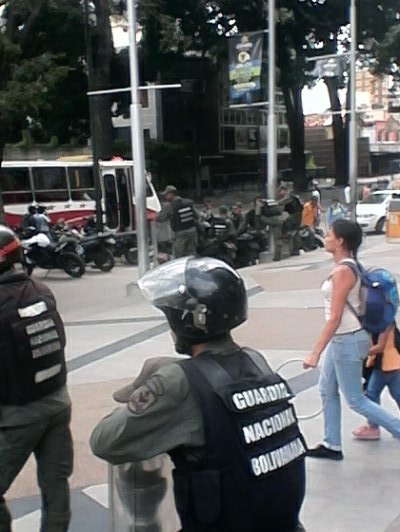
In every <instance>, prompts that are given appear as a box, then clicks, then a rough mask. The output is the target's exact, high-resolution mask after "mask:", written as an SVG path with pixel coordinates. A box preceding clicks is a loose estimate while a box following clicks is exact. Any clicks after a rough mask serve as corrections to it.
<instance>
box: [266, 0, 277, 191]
mask: <svg viewBox="0 0 400 532" xmlns="http://www.w3.org/2000/svg"><path fill="white" fill-rule="evenodd" d="M275 22H276V20H275V0H268V150H267V151H268V197H269V198H270V199H275V197H276V185H277V161H276V157H277V134H276V110H275V88H276V66H275V55H276V41H275V34H276V28H275Z"/></svg>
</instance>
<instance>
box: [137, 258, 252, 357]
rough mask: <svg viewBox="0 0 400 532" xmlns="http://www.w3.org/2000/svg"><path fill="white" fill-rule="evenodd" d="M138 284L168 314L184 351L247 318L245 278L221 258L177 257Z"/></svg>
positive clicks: (178, 342)
mask: <svg viewBox="0 0 400 532" xmlns="http://www.w3.org/2000/svg"><path fill="white" fill-rule="evenodd" d="M138 284H139V288H140V290H141V291H142V294H143V295H144V297H145V298H146V299H147V300H148V301H149V302H150V303H151V304H152V305H154V306H155V307H157V308H159V309H160V310H162V312H164V314H165V315H166V317H167V319H168V322H169V325H170V327H171V329H172V330H173V331H174V333H175V334H176V336H177V350H178V351H180V352H182V351H186V350H187V349H186V347H187V346H191V345H193V344H196V343H202V342H204V341H207V340H210V339H212V338H216V337H218V336H222V335H224V334H226V333H227V332H228V331H230V330H231V329H233V328H235V327H237V326H238V325H240V324H241V323H243V322H244V321H245V320H246V319H247V295H246V289H245V287H244V283H243V280H242V278H241V277H240V275H239V274H238V273H237V272H236V271H235V270H234V269H232V268H231V267H230V266H228V265H227V264H226V263H225V262H222V261H220V260H217V259H213V258H209V257H184V258H181V259H176V260H173V261H170V262H168V263H166V264H163V265H162V266H159V267H158V268H155V269H154V270H152V271H150V272H148V273H146V274H145V275H144V276H143V277H142V278H141V279H139V281H138ZM180 346H185V349H179V347H180Z"/></svg>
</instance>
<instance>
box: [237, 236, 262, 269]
mask: <svg viewBox="0 0 400 532" xmlns="http://www.w3.org/2000/svg"><path fill="white" fill-rule="evenodd" d="M236 244H237V250H236V256H235V259H234V265H235V268H244V267H246V266H252V265H254V264H256V263H257V260H258V257H259V255H260V245H259V244H258V242H257V241H256V239H255V237H254V235H252V234H250V233H242V234H241V235H239V236H238V237H237V242H236Z"/></svg>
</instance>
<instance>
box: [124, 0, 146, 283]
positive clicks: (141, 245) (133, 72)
mask: <svg viewBox="0 0 400 532" xmlns="http://www.w3.org/2000/svg"><path fill="white" fill-rule="evenodd" d="M127 4H128V21H129V66H130V76H131V105H130V114H131V141H132V155H133V167H134V184H135V198H136V203H135V207H136V231H137V243H138V266H139V277H142V275H144V274H145V273H146V271H147V270H148V269H149V267H150V261H149V243H148V231H147V216H146V181H145V156H144V144H143V127H142V106H141V103H140V97H139V68H138V60H137V46H136V6H135V0H128V2H127Z"/></svg>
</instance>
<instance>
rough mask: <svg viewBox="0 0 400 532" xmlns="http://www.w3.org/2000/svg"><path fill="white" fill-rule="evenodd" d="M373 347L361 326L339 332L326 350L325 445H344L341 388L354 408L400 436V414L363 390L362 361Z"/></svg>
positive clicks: (336, 447)
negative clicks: (379, 403) (345, 331)
mask: <svg viewBox="0 0 400 532" xmlns="http://www.w3.org/2000/svg"><path fill="white" fill-rule="evenodd" d="M369 347H370V338H369V335H368V333H367V332H366V331H364V330H361V331H356V332H354V333H348V334H339V335H335V336H334V337H333V338H332V340H331V342H330V343H329V345H328V348H327V350H326V355H325V361H324V364H323V367H322V371H321V377H320V381H319V389H320V394H321V398H322V406H323V414H324V429H325V437H324V445H326V447H328V448H330V449H332V450H335V451H339V450H341V448H342V437H341V407H340V396H339V389H340V391H341V392H342V394H343V396H344V398H345V399H346V402H347V404H348V405H349V407H350V408H351V409H352V410H354V411H355V412H357V413H358V414H361V415H362V416H365V417H366V418H367V419H369V420H371V422H372V423H375V424H377V425H380V426H381V427H384V428H385V429H386V430H388V431H389V432H390V433H392V434H393V436H395V437H396V438H400V418H399V417H396V416H393V415H392V414H390V413H389V412H387V411H386V410H384V409H383V408H382V407H381V406H379V405H378V404H376V403H374V402H373V401H371V400H370V399H368V398H367V397H366V396H365V395H364V393H363V390H362V365H363V361H364V359H365V358H366V356H367V354H368V350H369Z"/></svg>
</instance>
